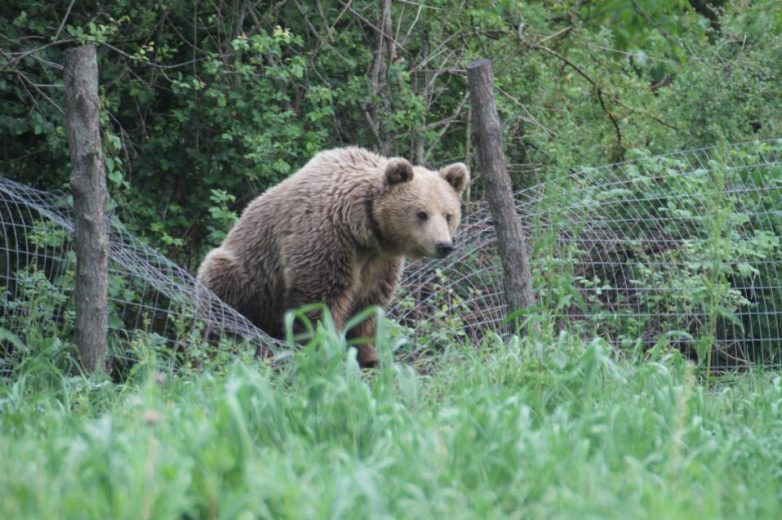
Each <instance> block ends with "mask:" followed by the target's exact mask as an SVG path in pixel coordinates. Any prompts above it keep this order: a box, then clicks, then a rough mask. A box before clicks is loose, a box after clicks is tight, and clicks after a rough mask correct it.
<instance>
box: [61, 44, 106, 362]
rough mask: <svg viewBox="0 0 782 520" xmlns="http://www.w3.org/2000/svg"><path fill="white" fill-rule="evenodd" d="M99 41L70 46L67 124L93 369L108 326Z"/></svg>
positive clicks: (88, 358)
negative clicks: (96, 48)
mask: <svg viewBox="0 0 782 520" xmlns="http://www.w3.org/2000/svg"><path fill="white" fill-rule="evenodd" d="M99 109H100V102H99V99H98V60H97V56H96V52H95V46H94V45H84V46H81V47H76V48H73V49H68V50H67V51H65V126H66V128H67V131H68V146H69V148H70V154H71V166H72V168H73V170H72V174H71V189H72V190H73V210H74V219H73V221H74V228H75V233H74V235H75V244H76V287H75V290H74V298H75V300H76V337H75V341H76V346H77V347H78V348H79V354H80V356H81V362H82V364H83V366H84V368H85V370H87V371H88V372H94V371H95V370H96V369H101V368H103V367H104V363H105V359H106V335H107V330H108V247H109V237H108V234H109V231H108V225H107V220H106V199H107V193H106V171H105V168H104V164H103V152H102V148H101V133H100V119H99V114H100V112H99Z"/></svg>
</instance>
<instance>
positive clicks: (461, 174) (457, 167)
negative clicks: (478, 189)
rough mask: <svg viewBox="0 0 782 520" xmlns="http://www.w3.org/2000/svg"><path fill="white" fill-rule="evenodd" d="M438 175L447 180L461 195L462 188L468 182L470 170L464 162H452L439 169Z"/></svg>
mask: <svg viewBox="0 0 782 520" xmlns="http://www.w3.org/2000/svg"><path fill="white" fill-rule="evenodd" d="M440 176H441V177H442V178H443V179H445V180H446V181H448V184H450V185H451V186H452V187H453V189H455V190H456V193H457V194H458V195H459V196H460V197H461V195H462V193H464V189H465V188H466V187H467V185H468V184H469V183H470V170H468V169H467V166H466V165H465V164H464V163H460V162H458V163H454V164H451V165H448V166H446V167H444V168H443V169H442V170H440Z"/></svg>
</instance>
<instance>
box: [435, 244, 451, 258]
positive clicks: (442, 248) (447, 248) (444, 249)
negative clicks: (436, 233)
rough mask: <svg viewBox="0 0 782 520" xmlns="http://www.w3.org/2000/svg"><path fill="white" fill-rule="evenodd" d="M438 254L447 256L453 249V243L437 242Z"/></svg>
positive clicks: (443, 256) (441, 256) (442, 256)
mask: <svg viewBox="0 0 782 520" xmlns="http://www.w3.org/2000/svg"><path fill="white" fill-rule="evenodd" d="M436 249H437V256H439V257H440V258H445V257H446V256H448V255H449V254H450V253H451V251H453V243H451V242H438V243H437V248H436Z"/></svg>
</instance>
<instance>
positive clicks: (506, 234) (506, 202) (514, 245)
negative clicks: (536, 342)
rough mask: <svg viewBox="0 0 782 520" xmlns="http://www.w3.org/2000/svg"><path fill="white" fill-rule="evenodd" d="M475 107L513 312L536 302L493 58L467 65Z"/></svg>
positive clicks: (480, 149) (482, 169) (482, 160)
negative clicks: (506, 155)
mask: <svg viewBox="0 0 782 520" xmlns="http://www.w3.org/2000/svg"><path fill="white" fill-rule="evenodd" d="M467 80H468V85H469V89H470V105H471V107H472V111H471V112H472V118H473V119H472V127H473V135H474V141H475V145H476V148H477V151H478V170H479V171H480V173H481V176H482V178H483V184H484V186H485V188H486V201H487V202H488V204H489V210H490V211H491V214H492V217H493V219H494V226H495V228H496V230H497V243H498V246H499V253H500V259H501V260H502V267H503V272H504V286H505V298H506V301H507V302H508V306H509V310H510V312H514V311H516V310H519V309H524V308H526V307H529V306H530V305H532V304H533V303H534V295H533V293H532V276H531V274H530V267H529V259H528V258H527V247H526V244H525V239H524V233H523V230H522V227H521V220H520V218H519V216H518V214H517V213H516V204H515V202H514V199H513V189H512V187H511V182H510V176H509V175H508V169H507V167H506V165H505V158H504V155H503V151H502V127H501V126H500V117H499V115H498V113H497V105H496V103H495V100H494V75H493V73H492V69H491V62H490V61H489V60H478V61H474V62H472V63H470V64H469V65H468V66H467Z"/></svg>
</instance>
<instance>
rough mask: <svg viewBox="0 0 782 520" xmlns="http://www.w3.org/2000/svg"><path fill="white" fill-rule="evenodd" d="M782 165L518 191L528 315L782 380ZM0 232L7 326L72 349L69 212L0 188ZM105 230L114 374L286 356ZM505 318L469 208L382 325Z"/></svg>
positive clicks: (59, 198) (487, 242)
mask: <svg viewBox="0 0 782 520" xmlns="http://www.w3.org/2000/svg"><path fill="white" fill-rule="evenodd" d="M781 154H782V140H780V141H767V142H758V143H752V144H743V145H736V146H733V147H730V148H723V149H699V150H692V151H687V152H681V153H675V154H670V155H666V156H660V157H640V158H638V159H636V160H633V161H628V162H625V163H621V164H613V165H610V166H605V167H600V168H582V169H580V170H579V171H576V172H563V173H557V172H547V174H546V179H547V181H546V182H545V183H543V184H538V185H536V186H533V187H531V188H529V189H525V190H523V191H520V192H518V193H517V194H516V201H517V209H518V214H519V218H521V219H522V221H523V224H524V229H525V230H526V232H527V233H528V237H527V239H528V244H529V246H530V258H531V261H532V270H533V285H534V289H535V293H536V297H537V304H536V306H535V307H534V308H532V309H528V310H526V311H525V313H524V316H525V317H528V318H531V319H539V320H540V322H541V323H544V324H546V325H547V326H550V327H551V328H552V329H553V330H554V331H555V332H556V331H559V330H568V331H570V332H572V333H576V334H582V335H584V336H594V335H599V336H601V337H604V338H606V339H607V340H608V341H610V342H611V343H613V344H615V345H617V346H619V347H627V348H634V349H637V348H639V347H640V348H650V347H652V346H654V345H657V344H660V343H666V344H668V345H671V346H673V347H675V348H679V349H681V350H682V351H683V352H685V354H687V355H689V356H692V357H694V358H695V357H700V358H703V357H704V356H710V357H711V365H712V366H713V367H714V368H720V367H736V366H743V365H747V364H763V365H765V366H780V357H781V356H782V321H781V320H780V318H781V317H782V272H780V267H782V258H780V254H781V249H780V238H779V237H780V236H782V159H781V158H780V155H781ZM0 226H1V227H2V236H1V237H0V305H2V314H0V320H1V321H0V327H2V328H4V329H6V330H8V331H11V332H13V333H14V334H17V335H19V336H20V337H23V336H24V334H25V333H26V331H28V332H29V330H30V329H31V327H30V326H29V324H30V323H35V324H36V325H35V327H34V329H35V330H36V331H38V332H37V333H39V334H47V333H49V334H57V335H61V336H68V335H69V334H70V333H71V332H72V327H73V305H72V301H71V300H72V288H73V272H74V267H75V258H74V253H73V250H72V243H71V234H72V229H73V228H72V221H71V217H70V202H69V199H68V197H67V196H66V195H65V194H61V193H47V192H42V191H38V190H35V189H32V188H29V187H26V186H24V185H21V184H18V183H15V182H12V181H9V180H5V179H0ZM110 227H111V239H110V258H111V261H110V289H109V291H110V304H111V306H110V332H111V339H110V346H111V351H110V355H111V357H112V359H114V360H119V361H122V360H124V359H132V358H133V355H131V354H130V353H129V352H128V349H129V348H131V345H132V342H133V340H134V338H135V337H136V336H137V335H138V334H143V335H144V338H145V341H159V342H160V343H161V344H163V343H165V344H167V345H169V346H170V347H173V348H174V349H175V350H176V349H178V350H183V349H185V350H186V349H189V348H192V345H195V344H203V343H204V342H208V341H211V342H213V343H214V342H218V343H219V342H220V341H222V340H224V339H231V340H232V341H233V342H234V343H235V342H237V341H238V342H240V343H245V344H247V345H249V346H250V347H249V348H252V349H256V350H259V351H262V352H263V353H265V354H276V353H280V352H283V350H282V348H283V346H282V344H281V343H280V342H278V341H276V340H274V339H272V338H270V337H269V336H268V335H266V334H265V333H264V332H263V331H261V330H259V329H258V328H256V327H255V326H253V325H252V324H251V323H249V322H248V321H247V320H246V319H245V318H244V317H242V316H241V315H239V314H238V313H237V312H235V311H234V310H233V309H231V308H229V307H227V306H225V305H224V304H223V303H222V302H220V301H219V300H218V299H217V298H216V297H215V296H214V295H212V294H211V293H210V292H209V291H208V290H206V289H205V288H203V287H200V286H199V284H198V283H197V281H196V280H195V278H194V277H193V276H192V275H191V274H190V273H188V272H187V271H186V270H184V269H182V268H180V267H178V266H177V265H175V264H173V263H172V262H171V261H170V260H168V259H166V258H165V257H164V256H162V255H161V254H160V253H158V252H157V251H155V250H154V249H152V248H150V247H149V246H147V245H145V244H144V243H143V242H142V241H141V240H140V239H139V238H137V237H135V236H133V235H132V234H131V233H129V232H127V231H126V230H125V229H124V228H123V226H122V224H121V223H120V222H119V221H118V220H117V219H116V218H115V219H113V220H112V222H111V226H110ZM509 310H510V309H508V308H507V305H506V302H505V299H504V295H503V290H502V269H501V265H500V260H499V258H498V255H497V251H496V237H495V234H494V229H493V225H492V219H491V216H490V213H489V211H488V208H487V207H486V205H485V204H484V203H473V204H470V207H469V208H467V212H466V213H465V218H464V222H463V225H462V227H461V228H460V232H459V235H458V237H457V250H456V251H455V252H454V253H453V254H452V255H451V256H449V257H447V258H446V259H444V260H432V261H423V262H416V263H411V264H409V265H408V266H407V268H406V270H405V273H404V275H403V279H402V283H401V286H400V288H399V291H398V294H397V295H396V297H395V299H394V302H393V303H392V306H391V308H390V309H389V310H388V315H389V317H390V318H391V319H392V320H394V321H395V322H397V323H399V324H400V325H401V326H402V327H403V328H404V329H405V330H406V334H407V335H408V336H409V337H410V338H411V339H412V341H411V343H412V344H413V345H414V346H417V347H418V348H421V349H424V348H431V347H432V345H433V344H435V343H436V342H437V341H438V339H439V340H442V341H453V340H454V339H455V338H463V339H465V340H469V341H471V342H474V343H479V342H480V341H481V340H482V339H483V338H484V337H485V336H486V335H487V334H500V335H507V334H510V333H512V332H513V330H512V329H511V328H510V327H509V326H508V325H506V324H505V323H504V320H505V318H506V317H507V315H508V313H509ZM233 348H235V347H233ZM0 354H2V355H1V356H0V357H1V358H2V360H3V361H2V362H3V363H4V364H5V365H11V364H13V363H15V362H16V360H17V358H18V356H20V355H22V352H20V351H19V346H18V345H14V344H13V343H11V342H9V341H8V340H7V339H6V340H2V339H0Z"/></svg>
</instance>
